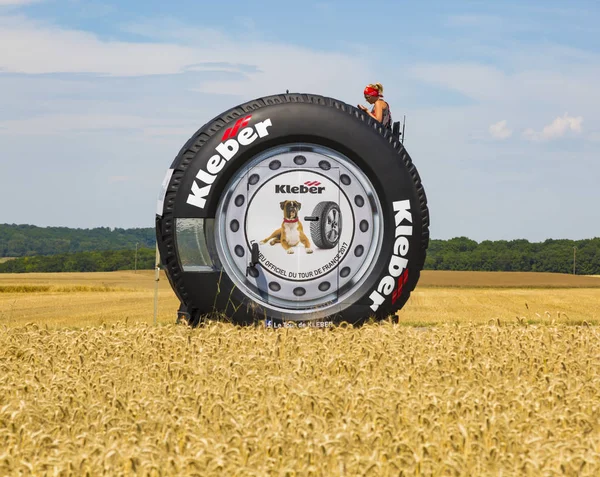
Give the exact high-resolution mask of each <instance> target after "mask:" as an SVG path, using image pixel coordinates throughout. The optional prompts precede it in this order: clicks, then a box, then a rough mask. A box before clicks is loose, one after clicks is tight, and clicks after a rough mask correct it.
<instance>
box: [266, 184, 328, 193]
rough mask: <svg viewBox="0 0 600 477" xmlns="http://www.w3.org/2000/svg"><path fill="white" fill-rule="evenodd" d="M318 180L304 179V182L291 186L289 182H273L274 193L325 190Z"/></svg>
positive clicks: (318, 191)
mask: <svg viewBox="0 0 600 477" xmlns="http://www.w3.org/2000/svg"><path fill="white" fill-rule="evenodd" d="M320 185H321V183H320V182H319V181H306V182H305V183H304V184H300V185H297V186H292V185H289V184H275V193H276V194H322V193H323V191H324V190H325V187H324V186H321V187H319V186H320Z"/></svg>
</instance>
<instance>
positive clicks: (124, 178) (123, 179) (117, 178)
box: [108, 176, 131, 182]
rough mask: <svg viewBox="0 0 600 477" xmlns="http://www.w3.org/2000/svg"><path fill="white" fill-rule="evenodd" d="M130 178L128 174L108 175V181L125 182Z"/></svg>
mask: <svg viewBox="0 0 600 477" xmlns="http://www.w3.org/2000/svg"><path fill="white" fill-rule="evenodd" d="M130 179H131V178H130V177H128V176H110V177H109V178H108V182H127V181H128V180H130Z"/></svg>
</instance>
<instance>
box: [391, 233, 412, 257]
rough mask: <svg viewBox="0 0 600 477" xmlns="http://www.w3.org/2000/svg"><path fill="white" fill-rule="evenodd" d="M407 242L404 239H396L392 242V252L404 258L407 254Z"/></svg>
mask: <svg viewBox="0 0 600 477" xmlns="http://www.w3.org/2000/svg"><path fill="white" fill-rule="evenodd" d="M408 246H409V242H408V239H407V238H406V237H398V238H397V239H396V241H395V242H394V252H395V253H396V255H401V256H403V257H404V256H405V255H406V254H407V252H408Z"/></svg>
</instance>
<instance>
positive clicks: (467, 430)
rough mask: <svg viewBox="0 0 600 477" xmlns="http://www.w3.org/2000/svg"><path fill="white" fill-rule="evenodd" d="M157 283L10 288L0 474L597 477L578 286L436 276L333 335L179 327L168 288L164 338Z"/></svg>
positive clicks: (597, 401)
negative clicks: (403, 301)
mask: <svg viewBox="0 0 600 477" xmlns="http://www.w3.org/2000/svg"><path fill="white" fill-rule="evenodd" d="M153 277H154V274H153V272H152V271H140V272H138V273H137V274H134V273H133V272H115V273H88V274H79V273H65V274H13V275H5V274H0V292H1V293H0V377H1V378H2V379H0V475H61V476H62V475H65V476H69V475H73V476H75V475H77V476H79V475H90V476H96V475H110V476H119V475H150V476H158V475H178V476H179V475H181V476H185V475H197V476H212V475H219V476H220V475H227V476H229V475H232V476H233V475H248V476H259V475H260V476H262V475H278V476H279V475H281V476H299V475H303V476H304V475H306V476H309V475H339V476H357V475H365V476H369V475H373V476H391V475H394V476H398V475H404V476H408V475H436V476H454V475H464V476H484V475H494V476H497V475H498V476H499V475H502V476H536V477H538V476H554V475H566V476H595V475H600V426H599V425H598V422H600V421H599V418H600V351H599V350H600V333H599V331H598V329H597V328H596V327H594V326H590V324H593V323H595V322H596V321H597V320H598V319H600V316H599V315H600V313H599V312H598V307H597V303H599V302H600V288H599V287H589V288H586V287H584V285H575V284H574V283H573V282H572V281H569V280H570V279H577V278H578V277H570V278H567V277H569V276H562V278H559V277H543V276H539V277H537V281H536V278H535V277H534V276H532V275H526V276H520V277H519V276H517V275H513V276H512V282H511V279H510V274H508V275H499V274H491V275H490V274H483V275H480V276H477V275H474V274H473V273H457V272H454V276H452V275H451V274H447V273H445V272H427V271H426V272H424V274H423V279H422V281H421V282H420V284H419V287H418V288H417V290H416V291H415V292H413V295H412V297H411V299H410V301H409V303H408V304H407V305H406V306H405V308H404V309H403V310H401V311H400V313H399V317H400V325H390V324H389V323H384V324H382V325H367V326H365V327H362V328H359V329H353V328H344V327H342V328H335V329H326V330H323V329H321V330H317V329H310V328H309V329H293V330H289V329H279V330H265V329H262V328H236V327H233V326H230V325H226V324H219V323H212V324H211V325H209V326H208V327H205V328H200V329H194V330H192V329H189V328H187V327H185V326H183V325H181V326H175V325H173V324H172V323H173V321H174V318H175V311H176V309H177V306H178V301H177V299H176V298H175V296H174V294H173V292H172V290H171V288H170V286H169V284H168V281H167V280H166V278H165V276H164V274H162V275H161V280H160V282H159V290H160V292H159V293H160V295H159V317H158V321H159V322H160V323H161V324H162V325H161V326H156V327H155V326H152V325H150V323H152V313H153V300H152V299H153V287H154V280H153ZM507 277H508V278H507ZM549 278H553V279H554V282H553V283H554V284H553V285H552V286H553V287H554V288H551V289H550V288H547V289H543V288H540V287H541V285H540V284H541V283H548V281H547V280H548V279H549ZM590 280H594V281H595V283H596V282H598V281H599V280H598V279H597V278H591V277H590ZM494 283H495V284H497V285H496V286H497V287H498V288H496V289H493V288H491V287H492V286H494ZM510 283H512V286H513V287H516V288H507V287H509V286H510ZM585 286H587V285H585ZM28 323H29V324H28ZM531 323H537V324H534V325H532V324H531ZM539 324H544V326H540V325H539ZM410 325H427V326H424V327H423V326H410ZM431 325H437V326H431Z"/></svg>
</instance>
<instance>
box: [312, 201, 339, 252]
mask: <svg viewBox="0 0 600 477" xmlns="http://www.w3.org/2000/svg"><path fill="white" fill-rule="evenodd" d="M312 217H313V222H311V224H310V236H311V237H312V240H313V243H314V244H315V246H316V247H318V248H322V249H330V248H333V247H335V246H336V245H337V244H338V242H339V238H340V233H341V230H342V216H341V212H340V207H339V205H338V204H336V203H335V202H319V203H318V204H317V205H316V207H315V209H314V210H313V212H312Z"/></svg>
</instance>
